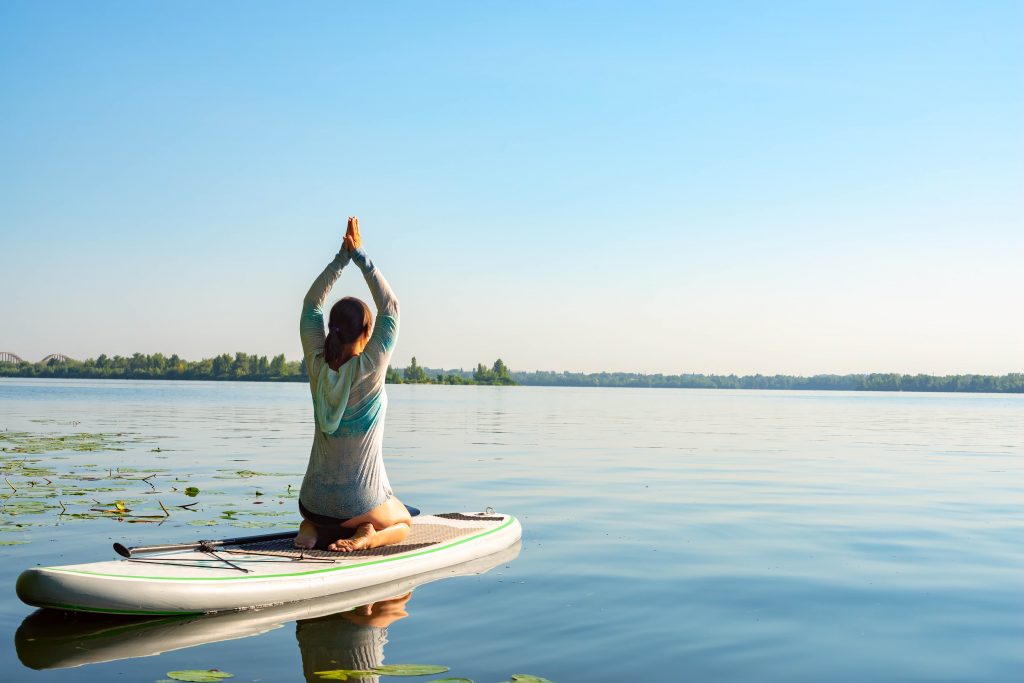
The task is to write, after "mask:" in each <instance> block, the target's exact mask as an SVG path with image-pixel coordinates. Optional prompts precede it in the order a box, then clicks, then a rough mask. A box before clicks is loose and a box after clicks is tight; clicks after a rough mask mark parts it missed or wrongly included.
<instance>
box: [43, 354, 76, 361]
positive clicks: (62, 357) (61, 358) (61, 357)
mask: <svg viewBox="0 0 1024 683" xmlns="http://www.w3.org/2000/svg"><path fill="white" fill-rule="evenodd" d="M71 360H74V358H71V357H70V356H65V355H64V354H63V353H51V354H50V355H49V356H47V357H46V358H44V359H42V360H41V361H39V362H40V363H67V362H68V361H71Z"/></svg>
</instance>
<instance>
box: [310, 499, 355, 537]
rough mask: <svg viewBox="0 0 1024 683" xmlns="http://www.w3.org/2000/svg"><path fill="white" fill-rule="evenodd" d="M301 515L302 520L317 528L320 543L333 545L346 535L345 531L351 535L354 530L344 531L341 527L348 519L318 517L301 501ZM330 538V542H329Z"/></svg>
mask: <svg viewBox="0 0 1024 683" xmlns="http://www.w3.org/2000/svg"><path fill="white" fill-rule="evenodd" d="M299 514H300V515H302V518H303V519H304V520H306V521H307V522H309V523H310V524H312V525H313V526H315V527H316V531H317V537H318V538H319V540H320V541H323V542H327V543H331V542H333V541H336V540H338V539H339V538H341V537H342V536H344V535H346V534H345V531H348V532H349V533H350V534H351V532H352V531H353V530H352V529H346V530H345V531H343V530H342V529H341V525H342V524H344V523H345V522H347V521H348V520H347V519H338V518H337V517H328V516H327V515H318V514H317V513H315V512H310V511H309V509H308V508H307V507H306V506H305V505H303V504H302V501H301V500H300V501H299ZM329 537H331V538H330V540H327V539H328V538H329Z"/></svg>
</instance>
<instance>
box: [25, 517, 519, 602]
mask: <svg viewBox="0 0 1024 683" xmlns="http://www.w3.org/2000/svg"><path fill="white" fill-rule="evenodd" d="M521 535H522V527H521V526H520V525H519V521H518V520H517V519H516V518H515V517H513V516H511V515H503V514H500V513H483V512H474V513H446V514H442V515H424V516H420V517H417V518H416V521H415V523H414V524H413V526H412V531H411V532H410V534H409V536H408V537H407V538H406V539H405V541H403V542H402V543H400V544H397V545H391V546H384V547H382V548H373V549H371V550H359V551H355V552H352V553H334V552H329V551H320V550H312V551H311V550H306V551H299V550H296V549H294V548H292V547H291V540H290V539H289V538H283V539H277V540H270V541H263V542H260V543H242V544H234V543H233V544H231V545H227V544H220V545H217V544H211V545H209V546H206V547H204V548H202V549H191V550H175V551H170V552H160V553H147V554H144V555H142V556H139V557H136V556H135V555H133V556H132V557H130V558H129V559H125V560H116V561H112V562H94V563H91V564H78V565H66V566H63V567H39V568H34V569H28V570H26V571H24V572H22V574H21V576H19V577H18V585H17V590H18V597H20V598H21V599H22V600H23V601H24V602H26V603H28V604H30V605H34V606H36V607H51V608H55V609H64V610H74V611H80V612H102V613H107V614H136V615H169V614H203V613H208V612H221V611H227V610H237V609H247V608H253V607H261V606H266V605H277V604H281V603H287V602H295V601H298V600H308V599H310V598H318V597H323V596H325V595H334V594H336V593H344V592H346V591H351V590H355V589H359V588H367V587H371V586H377V585H380V584H383V583H388V582H393V581H397V580H400V579H403V578H406V577H409V576H413V575H416V574H422V573H424V572H430V571H434V570H437V569H441V568H444V567H450V566H452V565H455V564H459V563H461V562H466V561H468V560H472V559H476V558H479V557H483V556H486V555H490V554H493V553H496V552H498V551H500V550H503V549H505V548H507V547H509V546H510V545H512V544H513V543H515V542H516V541H518V540H519V538H520V536H521ZM236 540H241V539H236Z"/></svg>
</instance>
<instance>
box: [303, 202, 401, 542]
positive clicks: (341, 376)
mask: <svg viewBox="0 0 1024 683" xmlns="http://www.w3.org/2000/svg"><path fill="white" fill-rule="evenodd" d="M362 244H363V243H362V238H361V237H360V235H359V219H358V218H349V219H348V230H347V231H346V233H345V239H344V241H343V242H342V245H341V251H339V252H338V255H337V256H335V257H334V260H333V261H331V262H330V264H328V266H327V267H326V268H325V269H324V272H322V273H320V277H318V278H317V279H316V280H315V281H314V282H313V286H312V287H310V288H309V292H308V293H307V294H306V298H305V300H304V301H303V302H302V317H301V319H300V320H299V336H300V337H302V354H303V356H304V357H305V359H306V370H307V371H308V372H309V388H310V391H311V393H312V394H313V415H314V416H315V418H316V429H315V431H314V434H313V448H312V451H311V452H310V454H309V465H308V466H307V467H306V476H305V477H304V478H303V480H302V490H301V491H300V493H299V512H300V513H301V514H302V518H303V521H302V524H301V525H300V526H299V533H298V535H297V536H296V537H295V546H296V547H297V548H312V547H314V546H315V545H317V544H318V543H319V544H320V545H321V546H323V545H327V548H328V550H336V551H338V552H349V551H352V550H361V549H363V548H376V547H378V546H382V545H389V544H392V543H399V542H401V541H402V540H403V539H404V538H405V537H406V536H407V535H408V534H409V530H410V528H411V525H412V517H411V516H410V515H409V512H408V510H407V509H406V507H405V505H403V504H402V503H401V501H399V500H398V498H396V497H395V495H394V493H392V491H391V485H390V484H389V483H388V475H387V473H386V472H385V471H384V457H383V453H382V443H383V439H384V415H385V413H386V412H387V407H388V399H387V395H386V394H385V393H384V378H385V375H386V374H387V370H388V360H389V359H390V358H391V351H392V349H394V348H395V341H396V340H397V338H398V300H397V299H396V298H395V295H394V294H393V293H392V291H391V287H390V286H389V285H388V282H387V280H385V279H384V276H383V275H382V274H381V272H380V271H379V270H378V269H377V268H376V267H375V266H374V265H373V262H372V261H370V259H369V258H367V256H366V253H365V252H364V251H363V249H362ZM349 261H354V262H355V264H356V265H357V266H358V267H359V269H360V270H361V271H363V277H364V278H366V284H367V285H368V286H369V288H370V293H371V294H372V296H373V302H374V304H376V306H377V321H376V323H374V321H373V316H372V315H371V314H370V309H369V308H368V307H367V305H366V304H364V303H363V302H362V301H360V300H359V299H355V298H353V297H345V298H344V299H341V300H340V301H338V302H337V303H336V304H334V306H332V307H331V314H330V316H329V317H328V320H327V329H328V332H327V336H326V337H325V336H324V312H323V305H324V299H326V298H327V293H328V292H329V291H330V289H331V286H332V285H333V284H334V282H335V281H336V280H337V279H338V276H339V275H341V269H342V268H344V267H345V266H346V265H347V264H348V262H349ZM371 328H372V330H373V333H372V334H371V333H370V330H371Z"/></svg>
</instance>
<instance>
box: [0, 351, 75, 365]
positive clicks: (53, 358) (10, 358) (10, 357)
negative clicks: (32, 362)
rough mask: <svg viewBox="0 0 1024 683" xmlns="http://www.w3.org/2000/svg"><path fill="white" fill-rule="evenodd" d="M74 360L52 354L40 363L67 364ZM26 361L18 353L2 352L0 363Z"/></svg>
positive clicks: (60, 354)
mask: <svg viewBox="0 0 1024 683" xmlns="http://www.w3.org/2000/svg"><path fill="white" fill-rule="evenodd" d="M71 360H74V358H71V357H70V356H65V355H64V354H63V353H51V354H50V355H49V356H47V357H46V358H44V359H42V360H41V361H39V362H40V363H67V362H68V361H71ZM24 362H25V359H24V358H22V357H21V356H19V355H18V354H16V353H11V352H10V351H0V363H24Z"/></svg>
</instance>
